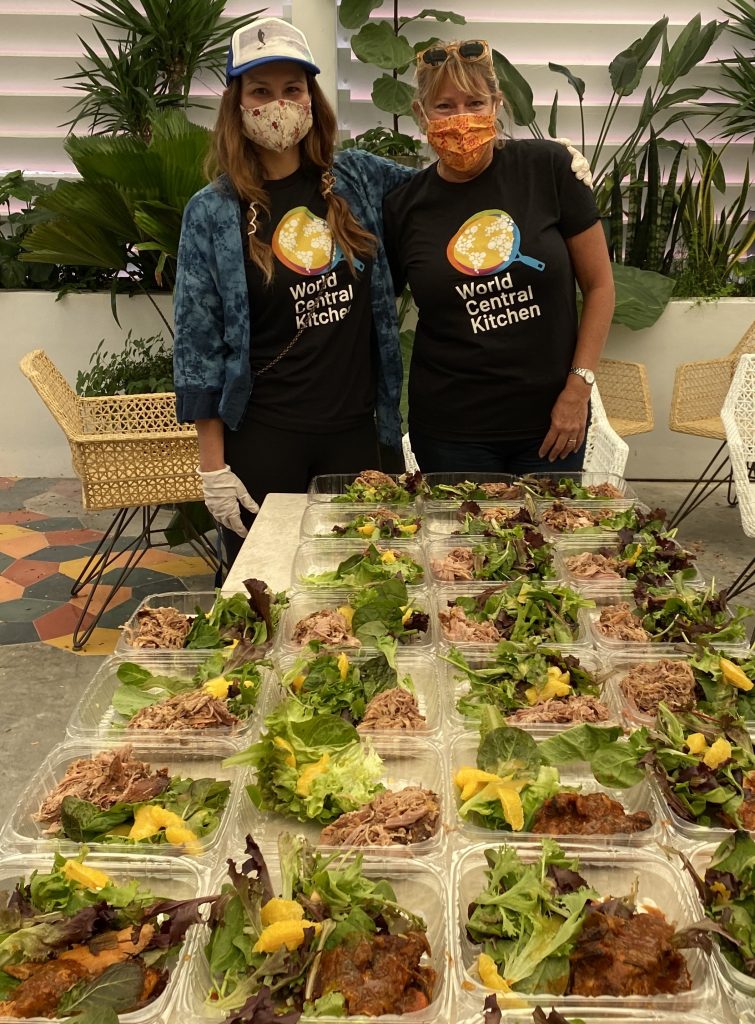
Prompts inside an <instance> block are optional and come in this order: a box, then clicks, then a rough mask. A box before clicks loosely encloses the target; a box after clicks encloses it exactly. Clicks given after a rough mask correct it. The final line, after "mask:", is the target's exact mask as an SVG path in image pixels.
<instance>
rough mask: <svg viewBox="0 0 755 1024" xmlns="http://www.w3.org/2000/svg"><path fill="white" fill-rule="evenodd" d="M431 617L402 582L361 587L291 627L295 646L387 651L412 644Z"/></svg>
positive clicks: (386, 582)
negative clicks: (331, 606)
mask: <svg viewBox="0 0 755 1024" xmlns="http://www.w3.org/2000/svg"><path fill="white" fill-rule="evenodd" d="M429 626H430V616H429V615H428V613H427V612H425V611H423V610H422V609H421V608H417V607H415V606H414V605H413V604H412V602H411V601H410V599H409V594H408V591H407V589H406V584H405V583H404V581H403V580H398V579H392V580H385V581H384V582H381V583H375V584H374V585H373V586H370V587H363V588H362V589H361V590H356V591H354V592H353V593H351V594H350V595H349V598H348V602H347V603H344V604H342V605H338V606H337V607H333V608H328V609H324V610H319V611H315V612H311V613H310V614H309V615H306V616H305V617H304V618H303V619H300V620H299V621H298V622H297V623H295V624H294V628H293V634H292V639H293V642H294V643H295V644H299V645H301V646H304V645H306V644H309V645H313V646H315V647H316V648H317V647H319V646H320V645H321V644H329V645H333V646H347V647H359V646H360V645H364V646H365V647H377V648H379V649H381V650H384V651H386V652H389V651H391V650H393V647H394V641H398V643H400V644H411V643H413V642H415V641H416V640H418V639H419V638H420V637H421V636H422V635H423V634H424V633H426V632H427V630H428V629H429Z"/></svg>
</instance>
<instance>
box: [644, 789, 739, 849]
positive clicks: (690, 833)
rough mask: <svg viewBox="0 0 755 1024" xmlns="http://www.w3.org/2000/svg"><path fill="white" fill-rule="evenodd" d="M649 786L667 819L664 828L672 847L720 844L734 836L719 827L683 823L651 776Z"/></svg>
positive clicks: (731, 830)
mask: <svg viewBox="0 0 755 1024" xmlns="http://www.w3.org/2000/svg"><path fill="white" fill-rule="evenodd" d="M650 785H651V786H652V787H653V789H654V790H655V793H656V796H657V799H658V802H659V803H660V805H661V807H662V808H663V813H664V816H665V817H666V819H667V823H666V828H667V829H668V831H669V833H670V835H671V839H672V845H673V846H677V847H679V846H681V847H684V845H685V844H687V843H694V844H698V843H722V842H723V841H724V839H728V838H729V837H730V836H732V835H733V834H734V829H730V828H722V827H720V826H715V827H708V826H706V825H696V824H695V823H694V822H692V821H685V820H684V818H681V817H680V816H679V815H678V814H677V813H676V811H675V810H673V808H672V807H670V806H669V804H668V801H667V800H666V796H665V794H664V792H663V790H662V789H661V787H660V786H659V784H658V782H657V780H656V779H655V778H653V776H652V775H651V776H650ZM680 841H681V842H680Z"/></svg>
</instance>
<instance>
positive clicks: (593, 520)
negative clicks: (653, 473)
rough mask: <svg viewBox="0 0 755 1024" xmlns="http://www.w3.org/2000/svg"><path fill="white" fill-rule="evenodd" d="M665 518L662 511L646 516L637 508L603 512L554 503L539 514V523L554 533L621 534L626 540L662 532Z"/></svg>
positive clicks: (634, 506)
mask: <svg viewBox="0 0 755 1024" xmlns="http://www.w3.org/2000/svg"><path fill="white" fill-rule="evenodd" d="M666 518H667V517H666V510H665V509H662V508H656V509H653V510H651V511H647V512H646V511H645V510H644V509H643V508H641V507H640V506H639V505H632V506H631V507H630V508H625V509H619V510H618V511H616V510H614V509H605V508H579V507H575V506H574V505H569V504H564V502H561V501H554V502H552V503H551V504H550V505H549V506H548V507H547V508H544V509H542V510H541V511H540V522H541V523H543V524H544V525H545V526H547V527H548V528H549V529H551V530H553V531H554V532H555V533H561V534H576V535H579V536H581V535H583V534H601V533H608V532H610V533H619V534H623V535H624V536H626V538H627V539H628V540H631V538H632V537H633V536H634V534H635V533H639V532H640V531H641V530H651V531H652V532H658V531H661V530H663V529H664V528H665V525H666Z"/></svg>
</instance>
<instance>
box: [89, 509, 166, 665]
mask: <svg viewBox="0 0 755 1024" xmlns="http://www.w3.org/2000/svg"><path fill="white" fill-rule="evenodd" d="M159 511H160V506H159V505H155V506H151V505H145V506H144V507H143V508H141V509H139V508H137V509H122V510H121V511H120V512H119V513H118V515H117V516H116V517H115V519H114V520H113V524H111V525H114V524H115V523H116V522H118V521H119V525H118V528H117V529H116V530H114V531H113V534H112V536H111V538H110V540H109V542H108V546H107V550H106V551H105V553H104V554H103V555H100V556H99V558H98V560H97V563H96V565H94V566H92V567H91V568H89V566H90V565H91V563H92V559H90V560H89V562H88V563H87V566H85V567H84V570H82V573H81V576H80V577H79V579H78V580H77V581H76V585H78V589H79V590H81V588H82V587H83V586H84V582H87V583H91V584H92V587H91V590H90V592H89V594H88V595H87V598H86V601H85V602H84V607H83V608H82V609H81V615H80V616H79V620H78V622H77V623H76V626H75V627H74V630H73V645H72V646H73V649H74V650H75V651H80V650H81V649H82V647H84V646H85V644H86V642H87V640H89V638H90V637H91V635H92V633H93V632H94V630H95V629H96V627H97V623H98V622H99V621H100V619H101V618H102V616H103V615H104V613H105V611H106V610H107V608H108V606H109V605H110V603H111V601H112V600H113V598H114V597H115V595H116V594H117V593H118V591H119V590H120V588H121V587H122V586H123V585H124V583H125V582H126V580H127V578H128V577H129V575H130V574H131V572H132V571H133V570H134V569H135V568H136V567H137V565H138V564H139V562H140V561H141V560H142V558H143V557H144V554H145V552H146V551H147V550H148V549H149V548H150V547H151V543H150V541H151V529H152V523H153V522H154V520H155V517H156V516H157V514H158V512H159ZM129 512H130V513H131V514H130V515H128V516H126V515H125V514H124V513H129ZM138 512H141V513H142V528H141V530H140V531H139V533H138V534H137V535H136V536H135V537H133V538H131V540H130V542H129V544H128V545H127V546H126V547H125V548H121V549H120V550H119V551H118V552H117V556H121V555H124V554H126V552H128V557H127V559H126V561H125V563H124V564H123V566H122V567H121V571H120V573H119V574H118V576H117V578H116V579H115V581H114V582H113V583H112V584H111V586H110V590H109V591H108V594H107V597H106V598H105V600H104V601H103V603H102V607H101V608H100V610H99V611H98V612H97V613H96V615H95V616H94V619H93V620H92V622H90V623H89V625H88V626H87V627H86V629H85V630H84V631H83V632H81V626H82V623H83V622H84V619H85V617H86V615H87V614H88V612H89V606H90V604H91V603H92V599H93V598H94V595H95V594H96V593H97V587H98V586H99V585H100V580H101V579H102V577H103V575H104V573H105V571H106V570H107V568H108V566H109V565H111V564H112V562H113V560H114V556H113V549H114V545H115V544H116V542H117V541H118V540H119V539H120V537H121V536H122V535H123V530H124V528H125V526H126V525H128V523H130V522H131V520H132V519H133V518H134V516H135V515H136V513H138ZM108 532H110V531H108ZM103 540H104V538H103ZM145 540H146V541H147V543H146V544H144V546H142V544H143V542H144V541H145ZM98 550H99V548H98ZM117 556H115V557H117ZM93 557H94V556H93ZM87 570H88V571H87ZM83 577H85V579H84V580H82V578H83ZM77 592H78V591H77Z"/></svg>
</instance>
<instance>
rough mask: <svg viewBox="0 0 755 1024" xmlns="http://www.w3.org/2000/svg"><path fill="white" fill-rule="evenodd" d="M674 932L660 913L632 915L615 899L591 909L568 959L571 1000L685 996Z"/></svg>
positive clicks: (686, 983) (687, 980) (685, 979)
mask: <svg viewBox="0 0 755 1024" xmlns="http://www.w3.org/2000/svg"><path fill="white" fill-rule="evenodd" d="M673 935H674V928H673V926H672V925H670V924H669V923H668V921H667V920H666V918H665V917H664V916H663V914H662V913H661V912H660V911H659V910H655V909H651V910H649V911H648V912H647V913H637V912H636V911H632V910H631V909H630V908H629V907H627V906H626V905H625V904H624V903H622V902H621V901H619V900H610V901H608V902H607V903H602V904H597V905H596V904H594V905H593V906H592V907H591V908H590V909H589V910H588V912H587V916H586V917H585V923H584V924H583V926H582V930H581V932H580V933H579V938H578V939H577V942H576V945H575V946H574V949H573V950H572V953H571V955H570V957H569V959H570V961H571V967H572V976H571V987H570V989H569V991H570V994H571V995H575V996H590V997H594V996H654V995H659V994H662V993H666V994H672V995H673V994H674V993H676V992H688V991H689V990H690V988H691V987H692V980H691V978H690V976H689V972H688V970H687V963H686V961H685V959H684V956H683V954H682V953H680V952H678V950H676V949H675V948H674V946H673V945H672V941H671V940H672V938H673Z"/></svg>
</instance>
